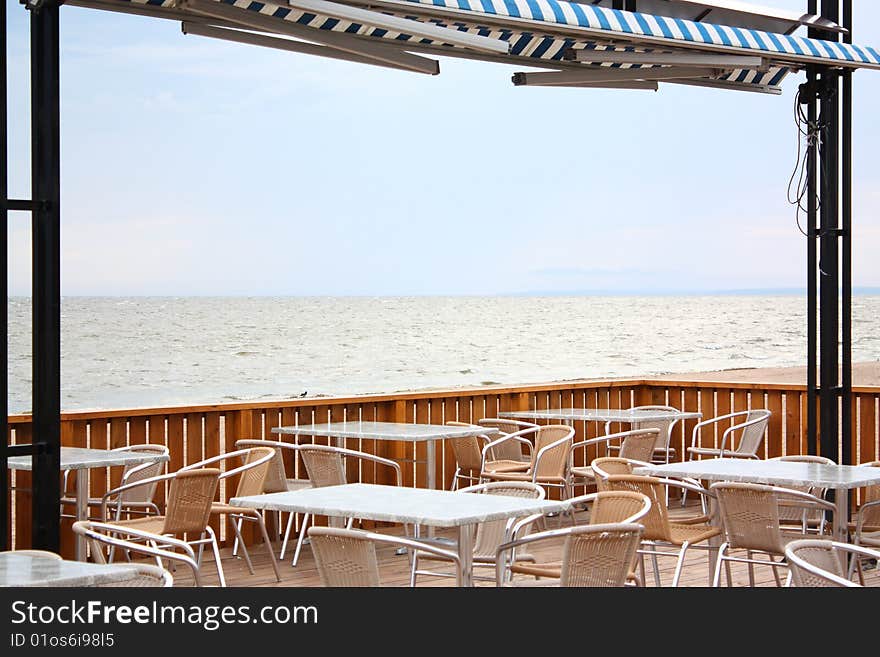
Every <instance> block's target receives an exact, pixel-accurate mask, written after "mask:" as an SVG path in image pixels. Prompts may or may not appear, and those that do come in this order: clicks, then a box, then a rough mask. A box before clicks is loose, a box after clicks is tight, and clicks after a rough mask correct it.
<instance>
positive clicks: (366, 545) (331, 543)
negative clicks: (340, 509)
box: [308, 527, 461, 587]
mask: <svg viewBox="0 0 880 657" xmlns="http://www.w3.org/2000/svg"><path fill="white" fill-rule="evenodd" d="M308 535H309V541H310V542H311V545H312V551H313V552H314V554H315V563H316V565H317V567H318V575H319V576H320V577H321V583H322V584H323V585H324V586H336V587H342V586H344V587H362V586H381V585H382V584H381V577H380V574H379V561H378V557H377V554H376V545H390V546H394V547H397V548H405V549H407V550H410V551H412V550H419V551H420V552H422V553H426V554H432V555H435V556H437V557H440V558H442V559H444V560H446V561H450V562H452V563H454V564H455V565H456V573H458V574H460V567H459V564H460V560H459V558H458V555H457V554H456V553H455V552H451V551H449V550H445V549H442V548H440V547H438V546H436V545H430V544H426V543H422V542H420V541H415V540H412V539H409V538H402V537H399V536H388V535H387V534H377V533H373V532H366V531H361V530H357V529H342V528H339V527H310V528H309V530H308ZM456 585H458V586H460V585H461V579H460V577H459V576H458V575H457V577H456Z"/></svg>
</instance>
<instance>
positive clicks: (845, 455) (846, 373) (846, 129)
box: [840, 0, 853, 464]
mask: <svg viewBox="0 0 880 657" xmlns="http://www.w3.org/2000/svg"><path fill="white" fill-rule="evenodd" d="M843 27H845V28H846V29H847V32H846V34H845V36H844V42H846V43H852V0H843ZM842 83H843V86H842V93H841V115H840V129H841V141H842V145H841V161H840V165H841V171H840V176H841V181H840V193H841V199H840V215H841V216H840V220H841V228H842V232H841V245H840V247H841V263H840V283H841V288H842V289H841V302H840V319H841V322H842V323H843V326H842V328H841V339H840V349H841V352H842V353H841V381H840V386H841V414H842V415H841V451H840V462H841V463H848V464H850V463H853V457H852V446H853V440H852V437H853V421H852V420H853V418H852V71H851V70H849V69H847V70H846V71H844V73H843V75H842Z"/></svg>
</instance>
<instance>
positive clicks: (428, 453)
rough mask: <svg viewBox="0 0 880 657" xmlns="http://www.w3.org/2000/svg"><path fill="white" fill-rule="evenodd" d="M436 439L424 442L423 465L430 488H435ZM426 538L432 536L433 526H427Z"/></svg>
mask: <svg viewBox="0 0 880 657" xmlns="http://www.w3.org/2000/svg"><path fill="white" fill-rule="evenodd" d="M436 442H437V441H436V440H428V441H426V443H425V467H426V468H427V469H428V472H427V474H426V479H427V484H428V488H430V489H431V490H436V489H437V466H436V461H437V453H436V446H435V444H436ZM428 538H434V528H433V527H430V526H429V527H428Z"/></svg>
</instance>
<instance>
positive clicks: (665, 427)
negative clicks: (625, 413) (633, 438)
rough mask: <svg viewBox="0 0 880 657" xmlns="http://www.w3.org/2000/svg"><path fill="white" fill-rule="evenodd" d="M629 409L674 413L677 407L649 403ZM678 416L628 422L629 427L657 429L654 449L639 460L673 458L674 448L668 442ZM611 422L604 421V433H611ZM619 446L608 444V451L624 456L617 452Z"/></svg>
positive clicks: (677, 410) (662, 461) (657, 461)
mask: <svg viewBox="0 0 880 657" xmlns="http://www.w3.org/2000/svg"><path fill="white" fill-rule="evenodd" d="M629 410H631V411H672V412H674V413H678V412H679V409H677V408H676V407H675V406H660V405H650V406H633V407H632V408H630V409H629ZM679 419H680V418H677V417H676V418H672V419H671V420H643V421H640V422H632V423H630V429H657V431H658V435H657V441H656V442H655V443H654V451H653V452H652V454H651V458H649V459H642V458H639V460H640V461H641V460H644V461H650V462H652V463H669V461H670V460H672V459H674V458H675V454H676V452H675V448H674V447H670V446H669V443H670V441H671V439H672V429H673V428H675V425H676V424H677V423H678V421H679ZM612 424H613V422H606V423H605V433H611V425H612ZM619 450H620V447H618V446H615V445H610V446H609V449H608V452H609V454H610V455H612V456H613V455H617V456H625V454H620V453H619Z"/></svg>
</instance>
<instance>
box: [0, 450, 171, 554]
mask: <svg viewBox="0 0 880 657" xmlns="http://www.w3.org/2000/svg"><path fill="white" fill-rule="evenodd" d="M167 460H168V456H167V455H162V454H149V453H146V452H126V451H117V450H112V449H90V448H86V447H62V448H61V470H78V471H79V472H78V473H77V476H76V519H77V520H88V515H89V513H88V501H89V470H90V469H91V468H106V467H109V466H113V465H137V464H138V463H149V462H152V461H167ZM7 463H8V465H7V467H8V468H9V469H10V470H31V457H30V456H12V457H10V458H9V459H7ZM85 558H86V541H85V538H84V537H83V536H79V535H78V536H77V540H76V559H77V561H85Z"/></svg>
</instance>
